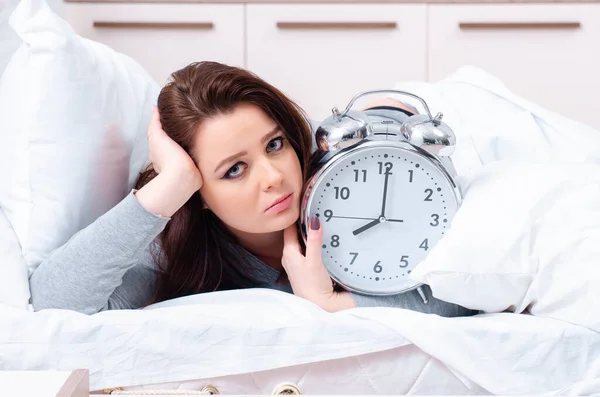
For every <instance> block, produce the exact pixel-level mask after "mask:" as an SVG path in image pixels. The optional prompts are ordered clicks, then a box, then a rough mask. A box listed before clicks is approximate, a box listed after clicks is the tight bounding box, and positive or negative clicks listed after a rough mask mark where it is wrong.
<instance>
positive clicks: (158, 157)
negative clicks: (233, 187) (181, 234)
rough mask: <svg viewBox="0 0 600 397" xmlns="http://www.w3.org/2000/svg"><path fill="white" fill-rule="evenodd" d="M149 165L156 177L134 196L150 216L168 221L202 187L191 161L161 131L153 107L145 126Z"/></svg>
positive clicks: (199, 176)
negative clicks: (148, 121) (149, 119)
mask: <svg viewBox="0 0 600 397" xmlns="http://www.w3.org/2000/svg"><path fill="white" fill-rule="evenodd" d="M148 145H149V150H150V161H151V162H152V165H153V167H154V170H155V171H156V173H157V174H158V175H157V176H156V177H155V178H154V179H152V180H151V181H150V182H148V183H147V184H146V185H144V186H143V187H142V188H141V189H140V190H138V191H137V192H136V193H135V196H136V198H137V199H138V201H139V203H140V204H141V205H142V206H143V207H144V208H145V209H146V210H147V211H149V212H151V213H153V214H156V215H160V216H165V217H171V216H172V215H173V214H174V213H175V212H177V211H178V210H179V209H180V208H181V207H182V206H183V205H184V204H185V203H186V202H187V201H188V200H189V199H190V197H192V195H193V194H194V193H195V192H197V191H198V190H200V188H201V187H202V183H203V181H202V175H201V174H200V170H199V169H198V167H196V164H195V163H194V161H193V160H192V158H191V157H190V156H189V155H188V154H187V153H186V151H185V150H183V148H182V147H181V146H180V145H179V144H178V143H177V142H175V141H174V140H173V139H171V138H170V137H169V136H168V135H167V134H166V133H165V132H164V131H163V129H162V126H161V124H160V117H159V114H158V110H157V109H156V107H154V109H153V111H152V120H151V121H150V125H149V126H148Z"/></svg>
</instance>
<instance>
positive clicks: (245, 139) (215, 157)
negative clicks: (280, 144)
mask: <svg viewBox="0 0 600 397" xmlns="http://www.w3.org/2000/svg"><path fill="white" fill-rule="evenodd" d="M275 127H277V124H276V123H275V121H273V120H272V119H271V118H270V117H269V116H268V115H267V114H266V113H265V112H264V111H262V109H260V108H259V107H257V106H254V105H251V104H240V105H238V106H237V107H236V108H235V109H234V110H233V111H232V112H230V113H227V114H220V115H218V116H215V117H213V118H211V119H209V120H205V121H204V122H203V123H202V125H201V126H200V127H199V128H198V132H197V134H196V139H195V145H194V146H195V147H194V155H195V157H197V161H198V163H199V164H206V165H209V164H208V163H213V162H218V161H221V159H222V158H224V157H227V156H230V155H233V154H235V153H237V152H241V151H248V150H252V149H253V148H254V147H256V146H257V145H259V144H260V142H261V138H263V137H264V136H265V134H267V133H269V132H270V131H272V130H273V128H275Z"/></svg>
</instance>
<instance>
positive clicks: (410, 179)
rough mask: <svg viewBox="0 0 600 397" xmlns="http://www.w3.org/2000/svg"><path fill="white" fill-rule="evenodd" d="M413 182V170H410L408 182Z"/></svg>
mask: <svg viewBox="0 0 600 397" xmlns="http://www.w3.org/2000/svg"><path fill="white" fill-rule="evenodd" d="M412 180H413V170H408V181H409V182H410V183H412Z"/></svg>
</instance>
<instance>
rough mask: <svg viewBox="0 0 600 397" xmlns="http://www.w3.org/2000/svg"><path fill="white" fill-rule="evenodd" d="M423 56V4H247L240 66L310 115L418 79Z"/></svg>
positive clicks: (324, 114)
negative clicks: (243, 57) (365, 92)
mask: <svg viewBox="0 0 600 397" xmlns="http://www.w3.org/2000/svg"><path fill="white" fill-rule="evenodd" d="M425 56H426V6H425V5H385V4H355V5H342V4H326V5H320V4H319V5H316V4H311V5H306V4H305V5H298V4H294V5H274V4H248V5H247V64H246V65H247V67H248V68H249V69H250V70H251V71H253V72H255V73H257V74H258V75H259V76H261V77H262V78H264V79H265V80H267V81H268V82H270V83H271V84H273V85H274V86H276V87H277V88H279V89H281V90H282V91H284V92H285V93H286V94H287V95H289V96H290V97H291V98H292V99H294V100H295V101H296V102H298V104H300V105H301V106H302V107H303V108H304V109H305V110H306V111H307V113H308V114H309V116H310V117H311V118H315V119H319V120H320V119H323V118H325V117H327V116H329V115H330V114H331V109H332V108H333V107H339V108H340V110H342V109H343V108H345V106H346V105H347V104H348V102H349V101H350V100H351V99H352V97H353V96H354V95H355V94H357V93H359V92H360V91H362V90H370V89H378V88H392V87H393V86H394V85H395V83H397V82H398V81H401V80H424V79H425V71H426V63H425V62H426V57H425ZM369 98H370V100H373V99H377V96H370V97H369ZM357 104H360V103H357Z"/></svg>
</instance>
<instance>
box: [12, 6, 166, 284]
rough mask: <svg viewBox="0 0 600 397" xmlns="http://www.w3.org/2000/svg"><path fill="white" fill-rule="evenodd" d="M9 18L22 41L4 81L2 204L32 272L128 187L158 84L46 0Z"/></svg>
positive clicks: (142, 151)
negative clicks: (84, 33) (77, 28)
mask: <svg viewBox="0 0 600 397" xmlns="http://www.w3.org/2000/svg"><path fill="white" fill-rule="evenodd" d="M10 24H11V26H12V28H13V29H14V30H15V32H16V33H17V35H19V37H20V38H21V40H22V41H23V43H24V44H23V45H22V46H21V47H20V48H19V49H18V51H17V52H16V53H15V54H14V56H13V58H12V60H11V61H10V63H9V64H8V66H7V68H6V71H5V73H4V75H3V76H2V80H1V81H0V120H2V124H3V125H2V129H1V130H0V181H1V183H0V205H1V206H2V207H3V208H4V211H5V213H6V216H7V218H8V219H9V221H10V222H11V224H12V226H13V228H14V230H15V233H16V234H17V237H18V238H19V241H20V243H21V247H22V249H23V255H24V258H25V261H26V263H27V266H28V268H29V275H31V273H32V271H33V270H34V269H35V267H36V266H37V265H39V263H40V262H41V261H42V260H43V259H44V258H45V257H46V256H47V255H48V253H50V252H51V251H52V250H53V249H55V248H57V247H59V246H61V245H62V244H64V243H65V242H66V241H67V240H68V239H69V238H70V237H72V236H73V235H74V234H75V233H76V232H77V231H79V230H80V229H82V228H84V227H86V226H87V225H88V224H89V223H91V222H93V221H94V220H95V219H96V218H98V217H99V216H100V215H102V214H103V213H104V212H106V211H107V210H109V209H110V208H111V207H113V206H114V205H115V204H117V203H118V202H119V201H120V200H121V199H122V198H123V197H124V196H126V195H127V193H128V192H129V191H130V189H131V188H132V186H133V183H134V181H135V179H136V177H137V175H138V172H139V171H140V170H141V168H142V167H143V166H144V164H145V163H147V161H148V148H147V140H146V131H147V126H148V123H149V120H150V116H151V111H152V105H153V104H154V103H155V101H156V98H157V95H158V92H159V87H158V85H157V84H156V83H155V82H154V81H153V80H152V79H151V77H150V76H149V75H148V74H147V73H146V72H145V71H144V70H143V69H142V68H141V67H140V66H139V65H138V64H137V63H136V62H134V61H133V60H132V59H131V58H129V57H127V56H125V55H122V54H119V53H116V52H115V51H113V50H111V49H110V48H108V47H106V46H104V45H102V44H100V43H96V42H92V41H89V40H86V39H83V38H81V37H79V36H78V35H77V34H75V33H74V32H73V30H72V29H71V27H70V26H69V25H68V24H67V23H66V22H65V21H64V20H62V19H61V18H60V17H59V16H58V15H56V14H55V13H54V12H52V10H51V9H50V8H49V7H48V5H47V4H46V3H45V2H44V1H43V0H21V2H20V4H19V5H18V7H17V8H16V9H15V11H14V12H13V14H12V16H11V18H10Z"/></svg>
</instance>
